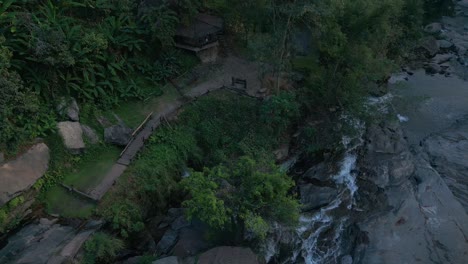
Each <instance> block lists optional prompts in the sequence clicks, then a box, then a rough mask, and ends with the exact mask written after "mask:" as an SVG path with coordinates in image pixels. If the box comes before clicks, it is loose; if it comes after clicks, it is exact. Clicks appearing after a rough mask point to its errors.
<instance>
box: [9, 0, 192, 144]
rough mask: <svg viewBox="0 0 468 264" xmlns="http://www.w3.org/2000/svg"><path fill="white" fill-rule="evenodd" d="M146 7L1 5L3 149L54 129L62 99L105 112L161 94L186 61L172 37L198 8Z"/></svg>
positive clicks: (99, 0) (51, 0)
mask: <svg viewBox="0 0 468 264" xmlns="http://www.w3.org/2000/svg"><path fill="white" fill-rule="evenodd" d="M141 2H142V1H127V0H95V1H93V0H86V1H56V0H7V1H1V2H0V28H1V30H0V58H1V60H0V76H1V78H0V84H1V87H2V89H1V90H0V100H1V101H0V107H1V108H0V120H1V121H0V148H2V149H3V148H5V147H6V148H9V149H12V148H13V149H14V148H15V147H16V146H17V144H18V143H21V142H23V141H25V140H28V139H33V138H35V137H44V136H46V135H47V134H49V133H50V132H53V131H54V130H55V120H56V117H57V113H56V112H55V111H54V109H55V106H56V105H57V102H58V101H59V100H60V98H62V97H75V98H77V99H78V100H79V101H80V102H81V103H90V104H94V105H97V106H98V107H100V108H108V107H111V106H115V105H118V104H119V103H120V102H122V101H125V100H129V99H133V98H139V99H143V98H145V97H147V96H150V95H158V94H160V93H161V91H160V89H159V88H158V87H159V86H160V84H161V83H162V82H163V81H164V80H165V79H166V78H168V77H170V76H174V75H176V74H177V73H179V71H180V70H181V63H183V62H182V58H181V57H180V54H179V53H178V52H175V51H174V50H172V49H170V46H171V45H172V43H173V41H172V36H173V34H174V32H175V29H176V26H177V25H178V23H179V20H181V19H184V18H185V17H189V16H190V12H193V11H191V10H187V6H186V5H185V4H184V3H182V2H181V3H180V8H179V7H178V6H176V7H174V8H173V9H169V7H168V6H167V5H160V6H150V5H142V4H141ZM175 10H180V11H184V13H177V12H176V11H175ZM155 23H157V24H158V26H157V27H156V26H154V24H155ZM163 50H164V52H162V51H163Z"/></svg>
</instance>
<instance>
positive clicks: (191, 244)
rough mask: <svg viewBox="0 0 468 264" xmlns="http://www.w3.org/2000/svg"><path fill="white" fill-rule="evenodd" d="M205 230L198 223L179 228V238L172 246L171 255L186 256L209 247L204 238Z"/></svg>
mask: <svg viewBox="0 0 468 264" xmlns="http://www.w3.org/2000/svg"><path fill="white" fill-rule="evenodd" d="M205 231H206V230H204V229H203V228H200V227H199V226H198V225H194V226H190V227H184V228H182V229H181V230H179V239H178V241H177V243H176V244H175V246H174V248H173V255H175V256H178V257H181V258H186V257H189V256H194V255H196V254H198V253H200V252H203V251H204V250H207V249H208V248H210V245H209V244H208V243H207V242H206V239H205V233H206V232H205Z"/></svg>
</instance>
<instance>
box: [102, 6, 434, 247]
mask: <svg viewBox="0 0 468 264" xmlns="http://www.w3.org/2000/svg"><path fill="white" fill-rule="evenodd" d="M429 2H430V1H429V0H427V1H424V0H410V1H403V0H384V1H376V0H356V1H339V0H319V1H301V0H294V1H281V0H275V1H264V0H256V1H242V0H234V1H227V0H206V1H203V5H204V7H206V8H208V9H209V10H210V11H211V12H215V13H217V14H219V15H220V16H222V17H223V18H224V19H225V21H226V26H227V32H229V33H230V34H232V35H233V36H234V37H235V40H236V41H237V42H236V44H237V46H238V47H240V48H244V50H243V51H245V52H246V53H247V54H249V55H250V56H251V57H252V59H255V60H256V61H259V62H261V63H263V66H264V67H263V70H264V73H266V74H272V75H273V76H276V78H277V81H278V82H277V84H276V87H274V88H275V89H274V91H273V94H274V95H273V96H272V97H271V98H269V100H267V101H266V102H262V103H259V102H256V101H254V100H250V99H245V98H234V99H233V98H232V97H229V99H227V98H222V97H221V98H219V97H209V98H204V99H201V100H199V101H197V102H196V103H194V104H193V105H191V106H190V107H188V108H187V109H185V110H184V112H183V113H182V114H181V115H180V116H179V118H178V120H177V121H176V122H175V123H172V124H168V125H166V126H164V128H162V129H160V130H159V131H156V133H155V135H154V136H153V137H152V138H151V143H150V144H149V146H148V147H147V148H146V149H145V151H144V152H143V153H142V154H141V156H140V158H139V159H138V160H137V161H136V164H135V166H134V167H133V168H132V169H131V171H130V173H128V174H127V175H126V178H125V179H124V180H123V181H122V182H121V183H120V184H119V185H120V186H119V187H118V188H117V190H116V191H115V192H114V193H113V194H112V195H111V196H109V197H107V199H106V200H107V201H106V202H105V203H104V205H103V206H102V208H101V210H100V212H101V214H103V216H104V217H105V218H106V219H108V220H109V221H110V222H111V223H112V226H113V228H114V229H116V230H119V232H120V234H121V235H122V236H124V237H127V236H129V235H131V234H133V233H136V232H138V231H141V230H143V228H144V224H143V223H144V220H145V219H146V218H147V217H148V216H150V215H156V214H160V213H163V212H164V209H165V208H166V207H167V206H168V205H169V203H170V202H173V203H175V204H178V203H179V202H182V205H183V206H185V207H186V208H187V210H188V216H189V217H191V218H197V219H199V220H202V221H203V222H205V223H207V224H208V225H209V226H210V227H212V228H213V230H218V231H222V232H228V233H230V235H232V236H230V237H231V238H232V239H233V241H235V242H234V243H239V239H238V236H239V234H246V233H249V234H252V237H253V238H254V239H260V240H261V239H262V238H264V237H265V235H266V233H267V232H268V230H269V229H270V228H271V223H272V222H273V221H277V222H280V223H283V224H286V225H293V224H294V223H295V221H297V217H298V212H299V205H298V203H297V201H296V200H295V199H294V195H293V194H292V193H290V191H291V189H292V187H293V182H292V181H291V179H289V178H288V177H287V176H286V175H285V174H284V173H283V172H281V171H280V170H279V168H278V167H276V166H275V165H274V164H273V163H274V162H273V158H272V157H271V152H272V150H273V149H275V148H276V147H278V145H279V144H280V143H288V142H287V141H288V140H287V136H286V135H287V134H288V133H289V132H291V131H292V130H293V129H294V128H296V127H297V124H298V121H300V120H303V119H306V118H308V117H310V116H311V115H314V114H315V113H324V111H323V109H325V110H326V111H325V112H328V109H330V108H333V109H336V108H337V109H340V110H342V111H354V112H359V110H360V106H361V105H362V100H363V98H364V97H365V95H366V94H367V93H368V92H369V88H368V87H369V86H371V85H370V84H372V83H376V84H380V83H383V82H384V81H385V79H386V78H387V76H388V75H389V74H390V73H391V72H392V71H393V70H394V69H396V67H397V65H398V64H399V63H401V62H402V61H403V60H404V59H405V58H406V56H407V53H408V52H409V51H410V49H411V43H412V41H413V40H414V39H416V38H418V37H419V36H420V32H419V31H420V28H421V26H422V23H423V21H424V19H425V17H426V15H427V13H426V10H425V7H426V6H427V5H428V3H429ZM301 36H306V39H307V40H306V41H305V43H304V41H302V42H301V41H298V40H297V39H298V38H299V39H300V38H301ZM301 45H302V46H304V45H305V46H306V48H305V49H300V48H298V46H301ZM283 76H289V78H296V77H297V79H295V80H296V81H298V84H299V85H298V86H299V87H298V88H297V89H293V90H289V91H282V89H281V88H280V85H279V79H280V78H282V77H283ZM340 112H341V111H338V113H340ZM315 128H316V127H315V126H307V127H305V128H304V129H303V133H302V134H303V135H304V136H305V137H306V139H305V142H308V143H311V142H317V141H320V139H321V138H326V137H327V136H328V135H322V134H326V133H327V132H328V131H321V130H317V129H315ZM284 141H286V142H284ZM307 145H308V146H306V147H307V148H309V149H310V150H311V152H317V151H318V150H320V149H321V148H333V146H326V145H325V144H323V143H319V146H309V144H307ZM186 167H189V168H191V169H189V171H190V176H189V177H188V178H185V179H182V176H181V175H183V174H184V173H185V172H186V171H184V169H183V168H186ZM179 181H181V184H178V183H179ZM161 186H164V187H161ZM128 189H131V190H132V192H128ZM184 190H185V191H186V192H187V194H188V196H187V197H185V196H184V195H182V194H184V192H183V191H184ZM116 201H118V202H116ZM288 210H289V211H288Z"/></svg>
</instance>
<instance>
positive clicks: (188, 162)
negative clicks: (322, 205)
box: [99, 92, 299, 238]
mask: <svg viewBox="0 0 468 264" xmlns="http://www.w3.org/2000/svg"><path fill="white" fill-rule="evenodd" d="M278 98H283V100H286V102H288V104H286V105H285V107H288V109H284V108H281V109H283V110H278V112H275V113H274V114H275V119H274V120H271V119H270V118H269V117H270V115H272V114H273V113H272V110H271V109H272V108H273V106H274V104H275V103H276V100H271V101H268V102H266V103H262V102H259V101H257V100H254V99H251V98H244V97H237V96H233V95H232V94H230V93H229V92H227V93H217V94H216V95H212V96H208V97H204V98H201V99H199V100H197V101H196V102H194V103H193V104H191V105H189V106H187V107H186V108H185V109H184V111H183V112H182V113H181V114H180V115H179V117H178V119H177V121H175V122H171V123H170V124H169V123H168V124H166V125H164V126H163V127H161V128H159V129H158V130H157V131H155V134H154V135H153V136H152V137H151V138H150V140H149V144H148V145H147V147H145V150H144V151H143V153H142V154H141V155H140V157H139V158H138V160H136V162H135V164H134V166H132V167H131V168H130V171H129V172H128V173H127V174H126V175H125V176H124V178H123V179H122V180H120V181H119V183H118V186H117V188H116V190H114V191H113V192H112V193H111V194H110V195H108V196H106V197H105V200H104V201H103V204H102V205H101V206H100V208H99V212H100V213H101V214H102V215H103V216H104V218H105V219H107V220H108V221H109V222H110V223H111V225H112V227H113V229H115V230H117V231H118V232H119V234H120V235H121V236H123V237H129V235H132V234H135V233H136V232H139V231H142V230H143V229H144V220H145V219H147V217H149V216H154V215H159V214H164V212H165V210H167V207H168V206H169V204H177V203H180V202H182V201H184V200H185V199H186V195H185V194H189V197H190V198H189V200H187V201H185V203H184V204H185V205H186V206H187V207H188V208H189V212H190V214H189V215H190V216H191V217H195V218H198V219H201V220H202V221H205V222H206V223H207V224H209V225H210V226H212V227H213V229H214V230H217V231H228V232H232V233H231V234H233V233H235V232H242V231H243V230H244V228H241V229H238V228H236V226H237V224H240V226H245V228H246V229H245V230H250V231H252V233H253V234H254V235H253V237H255V238H257V237H264V236H265V234H266V233H265V232H266V231H267V230H268V229H269V227H270V224H271V223H272V222H273V221H277V222H281V223H284V224H292V223H294V222H295V221H296V220H297V219H296V218H297V216H298V212H299V211H298V210H299V206H298V203H297V201H296V200H295V198H294V197H293V196H292V195H290V193H289V191H290V189H291V188H292V187H293V185H294V183H293V181H292V180H291V179H290V178H288V177H287V176H286V175H285V173H284V172H281V171H280V170H279V168H278V167H277V166H275V165H274V164H273V163H274V160H273V157H272V154H271V152H272V150H273V149H274V148H275V147H276V146H277V145H279V144H280V143H283V141H284V140H286V139H285V138H284V137H283V135H284V134H285V132H286V131H287V130H288V129H290V128H291V125H292V124H293V122H294V120H295V118H297V117H298V116H299V110H298V108H297V107H298V106H297V105H296V104H295V103H294V102H295V99H294V100H293V98H295V97H294V94H291V93H282V94H281V95H279V96H278ZM278 100H279V99H278ZM188 167H190V168H191V169H189V168H188ZM184 168H186V169H187V170H189V171H190V172H189V173H190V174H191V176H190V177H188V178H187V179H185V180H183V181H182V184H179V181H180V180H181V179H182V175H183V174H184V173H186V172H188V171H184ZM232 170H237V173H235V174H230V173H228V171H232ZM211 171H212V172H219V173H220V174H219V175H218V174H216V175H214V174H213V175H212V174H211V173H210V172H211ZM243 173H245V175H244V174H243ZM221 174H222V175H221ZM192 181H194V182H192ZM195 182H197V184H192V183H195ZM223 182H225V183H226V184H228V185H229V186H232V189H231V190H230V194H229V195H228V194H227V193H226V196H223V197H220V196H218V195H220V194H221V193H223V192H224V191H226V190H224V189H223V187H222V186H224V185H223V184H222V183H223ZM206 186H209V187H210V188H208V189H204V187H206ZM247 187H248V188H249V189H248V190H247V189H245V188H247ZM128 190H132V191H131V192H129V191H128ZM256 199H261V200H258V201H257V200H256ZM254 200H255V203H258V204H256V205H254V206H249V205H248V204H249V203H252V202H253V201H254ZM286 208H287V209H286ZM219 210H221V211H219ZM218 211H219V214H215V213H216V212H218ZM286 212H287V213H286ZM211 213H214V214H211ZM233 237H234V236H233Z"/></svg>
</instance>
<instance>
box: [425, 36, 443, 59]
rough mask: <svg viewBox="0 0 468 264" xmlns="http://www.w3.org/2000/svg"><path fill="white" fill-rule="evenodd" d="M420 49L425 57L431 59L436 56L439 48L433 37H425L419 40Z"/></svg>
mask: <svg viewBox="0 0 468 264" xmlns="http://www.w3.org/2000/svg"><path fill="white" fill-rule="evenodd" d="M420 47H421V48H422V49H423V50H424V51H425V53H426V56H429V57H433V56H434V55H436V54H437V53H438V52H439V50H440V46H439V43H438V42H437V39H435V38H434V37H426V38H423V39H422V40H421V44H420Z"/></svg>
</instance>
